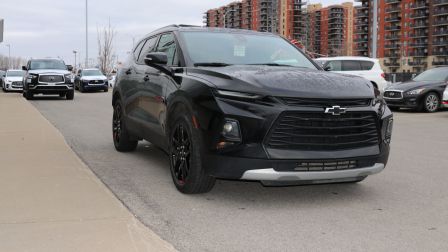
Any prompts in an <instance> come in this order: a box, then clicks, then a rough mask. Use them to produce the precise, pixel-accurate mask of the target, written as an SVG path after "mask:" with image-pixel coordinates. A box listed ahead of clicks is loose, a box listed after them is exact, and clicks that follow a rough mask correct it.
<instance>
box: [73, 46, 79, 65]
mask: <svg viewBox="0 0 448 252" xmlns="http://www.w3.org/2000/svg"><path fill="white" fill-rule="evenodd" d="M77 53H78V51H76V50H73V54H75V65H74V69H75V70H76V54H77Z"/></svg>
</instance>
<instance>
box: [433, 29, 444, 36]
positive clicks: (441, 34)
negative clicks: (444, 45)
mask: <svg viewBox="0 0 448 252" xmlns="http://www.w3.org/2000/svg"><path fill="white" fill-rule="evenodd" d="M432 35H433V36H446V35H448V29H447V30H435V31H434V33H433V34H432Z"/></svg>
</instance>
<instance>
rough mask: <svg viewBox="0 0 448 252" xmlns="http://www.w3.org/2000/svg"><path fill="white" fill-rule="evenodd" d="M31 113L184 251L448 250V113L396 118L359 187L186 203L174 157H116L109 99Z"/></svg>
mask: <svg viewBox="0 0 448 252" xmlns="http://www.w3.org/2000/svg"><path fill="white" fill-rule="evenodd" d="M9 95H13V96H14V95H15V96H17V99H20V98H21V95H20V94H9ZM32 104H33V105H34V106H36V107H37V109H38V110H39V111H40V112H41V113H42V114H43V115H44V116H45V117H46V118H47V119H48V120H49V121H50V122H51V123H53V124H54V125H55V126H56V127H57V128H58V129H59V130H60V131H61V133H62V134H63V135H64V137H65V138H66V140H67V142H68V143H69V145H70V146H71V147H72V148H73V150H74V151H75V152H76V153H77V154H78V155H79V156H80V157H81V159H82V160H83V161H84V162H86V164H87V165H88V166H89V167H90V168H91V169H92V171H93V172H94V173H95V174H96V175H97V176H98V177H99V178H100V179H101V180H102V181H103V183H105V184H106V186H107V187H109V188H110V189H111V191H112V192H113V193H114V194H115V195H116V196H117V197H118V198H119V199H120V200H121V201H122V202H123V203H124V204H125V205H126V206H127V207H128V208H129V209H130V210H131V211H132V212H133V213H134V214H135V215H136V216H138V218H139V219H140V220H141V221H142V222H143V223H144V224H146V225H147V226H149V227H150V228H151V229H153V230H154V231H155V232H156V233H158V234H159V235H160V236H161V237H162V238H164V239H166V240H167V241H169V242H171V243H172V244H173V245H174V246H175V247H176V248H178V249H179V250H181V251H218V250H219V251H297V250H324V249H330V250H341V251H344V250H347V249H350V250H354V251H365V250H369V251H385V250H394V249H395V250H399V251H403V250H412V251H422V250H428V251H446V250H448V241H447V240H446V237H447V236H448V222H447V220H448V211H447V209H448V184H447V183H446V178H447V177H448V155H446V151H447V147H448V134H447V130H446V126H447V125H448V124H447V121H448V111H442V112H439V113H434V114H424V113H413V112H399V113H395V126H394V127H395V128H394V135H393V140H392V151H391V158H390V160H389V164H388V166H387V168H386V170H385V171H383V172H382V173H380V174H379V175H376V176H372V177H369V178H368V179H367V180H365V181H364V182H362V183H360V184H356V185H321V186H301V187H283V188H266V187H262V186H261V185H260V184H259V183H254V182H238V181H218V183H217V185H216V187H215V188H214V189H213V190H212V191H211V192H210V193H208V194H203V195H194V196H189V195H183V194H180V193H179V192H178V191H177V190H176V189H175V187H174V186H173V183H172V181H171V177H170V173H169V167H168V158H167V156H166V155H165V154H164V153H163V152H162V151H160V150H159V149H157V148H154V147H152V146H151V144H149V143H141V144H140V145H139V147H138V149H137V151H136V152H133V153H127V154H123V153H118V152H116V151H115V149H114V146H113V143H112V136H111V135H112V133H111V118H112V107H111V94H110V93H83V94H81V93H76V94H75V100H74V101H65V100H61V99H59V98H56V97H55V98H49V97H45V98H41V99H40V98H38V99H37V100H35V101H32Z"/></svg>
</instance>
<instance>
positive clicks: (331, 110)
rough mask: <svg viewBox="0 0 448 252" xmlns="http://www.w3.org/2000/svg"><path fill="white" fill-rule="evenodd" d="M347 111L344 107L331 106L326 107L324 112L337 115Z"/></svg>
mask: <svg viewBox="0 0 448 252" xmlns="http://www.w3.org/2000/svg"><path fill="white" fill-rule="evenodd" d="M346 112H347V109H346V108H341V106H333V107H332V108H326V109H325V113H326V114H332V115H334V116H338V115H341V114H345V113H346Z"/></svg>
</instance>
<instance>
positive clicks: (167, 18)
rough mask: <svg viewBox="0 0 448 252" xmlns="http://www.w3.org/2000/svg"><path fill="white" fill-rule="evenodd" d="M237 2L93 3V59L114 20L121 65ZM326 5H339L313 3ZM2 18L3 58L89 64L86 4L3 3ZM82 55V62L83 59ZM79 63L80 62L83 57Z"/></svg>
mask: <svg viewBox="0 0 448 252" xmlns="http://www.w3.org/2000/svg"><path fill="white" fill-rule="evenodd" d="M230 2H232V0H125V1H123V0H89V58H96V55H97V27H101V26H105V25H107V23H108V20H109V18H110V21H111V24H112V26H113V27H114V28H115V30H116V32H117V36H116V40H115V51H116V54H117V55H119V58H120V59H124V57H125V56H126V52H127V51H129V50H130V48H131V47H132V40H133V37H134V38H135V39H136V40H138V39H139V38H140V37H141V36H143V35H145V34H147V33H149V32H151V31H152V30H155V29H156V28H160V27H162V26H165V25H169V24H193V25H202V21H203V17H202V16H203V12H205V11H206V10H207V9H210V8H215V7H218V6H221V5H224V4H227V3H230ZM311 2H312V3H319V2H321V3H323V4H324V5H329V4H335V3H341V2H343V1H337V0H323V1H316V0H314V1H311ZM0 18H3V19H5V33H4V42H3V43H0V54H3V55H7V54H8V49H7V47H6V46H5V44H11V56H21V57H24V58H30V57H61V58H63V59H64V60H65V61H66V64H73V63H74V56H73V53H72V52H73V50H77V51H78V52H80V54H79V55H80V57H81V60H84V58H85V56H84V55H85V1H84V0H0ZM79 55H78V56H79ZM78 62H79V57H78Z"/></svg>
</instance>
